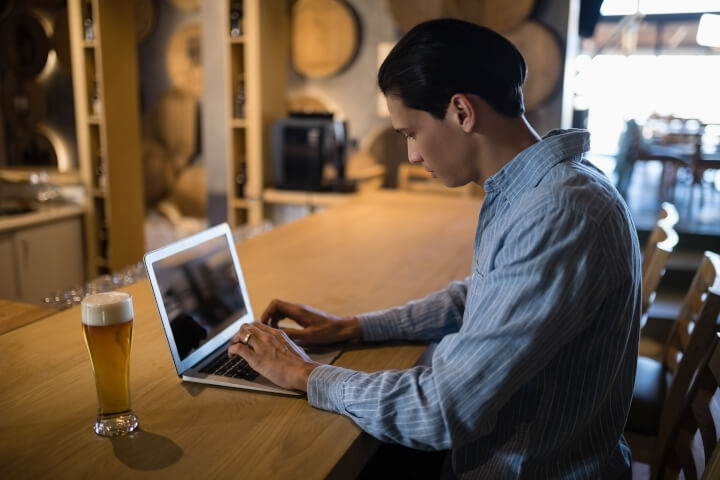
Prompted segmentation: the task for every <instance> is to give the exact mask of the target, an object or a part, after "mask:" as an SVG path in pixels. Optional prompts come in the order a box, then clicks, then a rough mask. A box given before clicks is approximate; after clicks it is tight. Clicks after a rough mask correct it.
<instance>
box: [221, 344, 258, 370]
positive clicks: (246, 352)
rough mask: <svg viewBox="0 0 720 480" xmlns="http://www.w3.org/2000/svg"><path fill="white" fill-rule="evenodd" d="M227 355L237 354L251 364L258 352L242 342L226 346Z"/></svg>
mask: <svg viewBox="0 0 720 480" xmlns="http://www.w3.org/2000/svg"><path fill="white" fill-rule="evenodd" d="M228 355H229V356H231V357H232V356H235V355H239V356H241V357H242V358H244V359H245V360H247V362H248V363H249V364H250V365H251V366H252V365H253V364H254V363H255V361H256V360H257V358H258V353H257V352H255V350H253V349H252V348H250V347H249V346H247V345H245V344H244V343H239V342H238V343H234V344H232V345H230V347H229V348H228Z"/></svg>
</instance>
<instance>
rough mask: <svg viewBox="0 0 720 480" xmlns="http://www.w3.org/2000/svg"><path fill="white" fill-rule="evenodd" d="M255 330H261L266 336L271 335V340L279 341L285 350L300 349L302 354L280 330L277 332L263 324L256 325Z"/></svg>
mask: <svg viewBox="0 0 720 480" xmlns="http://www.w3.org/2000/svg"><path fill="white" fill-rule="evenodd" d="M256 326H257V329H258V330H262V331H263V332H264V333H266V334H267V335H271V336H272V337H273V338H275V339H276V340H277V341H279V342H280V343H281V344H282V345H283V346H284V347H285V348H287V349H289V350H297V349H300V350H302V351H303V352H304V351H305V350H303V349H302V348H301V347H299V346H297V345H296V344H295V343H294V342H293V341H292V340H290V338H288V336H287V335H286V334H285V332H283V331H282V330H278V329H276V328H272V327H268V326H267V325H263V324H257V325H256Z"/></svg>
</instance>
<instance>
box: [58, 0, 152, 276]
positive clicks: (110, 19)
mask: <svg viewBox="0 0 720 480" xmlns="http://www.w3.org/2000/svg"><path fill="white" fill-rule="evenodd" d="M133 5H134V4H133V2H116V1H109V0H68V1H67V8H68V26H69V36H70V52H71V59H72V80H73V97H74V103H75V130H76V135H77V146H78V160H79V165H80V170H81V172H82V182H83V185H84V186H85V191H86V192H88V196H89V197H90V200H91V201H89V202H88V208H87V214H86V216H85V246H86V260H87V265H88V267H87V272H86V276H87V278H94V277H96V276H97V275H98V274H99V273H101V271H102V272H105V271H116V270H120V269H122V268H124V267H125V266H127V265H130V264H134V263H136V262H137V261H138V260H140V259H141V258H142V255H143V253H144V251H145V239H144V233H143V228H142V226H143V218H144V216H145V206H144V195H143V186H142V163H141V162H142V151H141V149H140V102H139V97H138V72H137V42H136V39H135V16H134V7H133ZM89 12H92V28H93V30H94V32H95V38H94V39H93V40H86V39H85V36H84V20H85V18H86V17H87V14H88V13H89ZM118 59H122V61H118ZM96 89H97V91H99V92H101V95H100V98H99V100H98V99H96V100H95V101H96V102H97V101H99V103H100V104H99V107H100V108H98V109H97V111H95V110H94V108H93V103H92V102H93V101H92V97H93V92H95V91H96ZM99 157H102V165H103V175H104V182H103V186H102V188H101V187H100V186H99V185H98V183H97V181H98V180H97V167H98V162H99ZM100 232H102V240H101V238H100V237H101V235H100ZM100 257H107V258H100Z"/></svg>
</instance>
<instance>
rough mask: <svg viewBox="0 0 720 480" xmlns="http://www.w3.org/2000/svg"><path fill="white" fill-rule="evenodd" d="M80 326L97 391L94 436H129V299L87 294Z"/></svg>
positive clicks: (131, 420)
mask: <svg viewBox="0 0 720 480" xmlns="http://www.w3.org/2000/svg"><path fill="white" fill-rule="evenodd" d="M82 323H83V336H84V337H85V344H86V345H87V348H88V352H89V353H90V362H91V363H92V367H93V372H94V373H95V387H96V389H97V398H98V418H97V421H96V422H95V427H94V430H95V433H97V434H98V435H102V436H116V435H124V434H126V433H130V432H132V431H134V430H135V429H136V428H137V427H138V421H137V417H136V416H135V414H134V413H133V411H132V407H131V405H130V344H131V340H132V326H133V307H132V298H131V297H130V295H128V294H127V293H123V292H107V293H99V294H96V295H90V296H88V297H86V298H85V299H84V300H83V302H82Z"/></svg>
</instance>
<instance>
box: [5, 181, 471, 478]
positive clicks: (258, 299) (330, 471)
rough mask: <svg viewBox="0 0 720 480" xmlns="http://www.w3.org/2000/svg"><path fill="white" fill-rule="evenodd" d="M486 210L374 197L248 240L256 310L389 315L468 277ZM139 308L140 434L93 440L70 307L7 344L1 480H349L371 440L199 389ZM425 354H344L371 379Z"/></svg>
mask: <svg viewBox="0 0 720 480" xmlns="http://www.w3.org/2000/svg"><path fill="white" fill-rule="evenodd" d="M479 211H480V202H479V201H477V200H472V199H460V198H450V197H447V198H446V197H439V196H423V195H417V194H400V193H374V194H368V195H361V196H359V197H358V198H357V199H356V200H353V201H350V202H348V203H346V204H343V205H340V206H338V207H335V208H333V209H330V210H328V211H325V212H323V213H319V214H316V215H312V216H310V217H307V218H305V219H303V220H300V221H298V222H294V223H292V224H288V225H284V226H281V227H278V228H276V229H274V230H272V231H271V232H269V233H267V234H265V235H262V236H260V237H257V238H254V239H252V240H249V241H246V242H243V243H240V244H239V245H238V254H239V258H240V263H241V265H242V268H243V273H244V275H245V277H246V280H247V284H248V290H249V294H250V300H251V303H252V306H253V308H254V313H255V315H256V316H259V315H260V313H261V312H262V310H263V309H264V307H265V306H266V305H267V303H268V302H269V301H270V300H271V299H272V298H274V297H279V298H284V299H287V300H292V301H300V302H304V303H308V304H310V305H313V306H316V307H318V308H321V309H324V310H327V311H330V312H333V313H336V314H341V315H343V314H352V313H360V312H364V311H369V310H373V309H378V308H383V307H389V306H392V305H396V304H399V303H403V302H405V301H407V300H410V299H412V298H416V297H419V296H422V295H425V294H427V293H429V292H431V291H434V290H437V289H439V288H442V287H444V286H446V285H447V284H448V283H449V282H450V281H452V280H455V279H462V278H463V277H465V276H466V275H467V274H469V272H470V265H471V259H472V247H473V238H474V232H475V225H476V220H477V216H478V213H479ZM125 290H126V291H128V292H130V293H131V294H132V295H133V298H134V306H135V327H134V334H133V337H134V338H133V347H132V357H131V371H130V377H131V393H132V398H133V409H134V410H135V412H136V414H137V415H138V417H139V419H140V426H141V430H140V431H139V432H137V433H136V434H134V435H133V436H131V437H125V438H119V439H106V438H100V437H97V436H95V434H94V433H93V432H92V429H91V426H92V424H93V421H94V419H95V418H94V416H95V411H96V397H95V388H94V382H93V378H92V371H91V367H90V363H89V359H88V354H87V352H86V350H85V345H84V343H83V339H82V334H81V322H80V310H79V308H72V309H69V310H66V311H63V312H61V313H58V314H55V315H52V316H49V317H47V318H44V319H42V320H39V321H37V322H34V323H31V324H28V325H25V326H23V327H21V328H19V329H16V330H13V331H10V332H8V333H6V334H4V335H0V351H1V352H2V354H3V359H4V368H3V376H2V379H1V380H0V392H2V393H1V394H0V412H2V414H1V415H0V478H35V477H50V476H53V477H63V478H88V477H100V476H102V477H107V478H135V477H145V476H152V477H153V478H248V479H250V478H252V479H259V478H273V479H280V478H292V479H298V478H302V479H313V478H325V477H328V476H329V477H335V478H351V477H352V476H353V475H354V474H356V473H357V472H358V471H359V470H360V469H361V468H362V466H363V465H364V464H365V462H366V461H367V459H368V458H369V456H370V455H371V454H372V452H373V451H374V449H375V448H376V446H377V442H376V441H375V440H374V439H372V438H371V437H369V436H368V435H366V434H364V433H362V432H361V430H360V429H359V428H357V427H356V426H355V425H354V424H353V423H352V422H351V421H350V420H349V419H347V418H345V417H343V416H341V415H336V414H332V413H328V412H324V411H321V410H316V409H314V408H312V407H310V406H309V405H308V403H307V401H306V398H305V397H299V398H293V397H287V396H280V395H273V394H266V393H254V392H248V391H241V390H233V389H225V388H215V387H204V386H202V385H197V384H186V383H184V382H181V381H180V379H179V378H178V377H177V376H176V375H175V371H174V367H173V364H172V361H171V358H170V354H169V350H168V348H167V343H166V341H165V338H164V334H163V331H162V328H161V325H160V320H159V317H158V313H157V310H156V308H155V304H154V301H153V299H152V294H151V291H150V287H149V285H148V283H147V281H143V282H140V283H137V284H135V285H133V286H131V287H128V288H126V289H125ZM423 350H424V346H423V345H417V344H410V345H383V346H372V347H368V348H357V349H353V350H349V351H346V352H345V353H343V354H342V355H341V356H340V357H339V358H338V360H337V361H336V362H335V363H336V365H340V366H343V367H347V368H354V369H359V370H366V371H373V370H379V369H386V368H405V367H408V366H411V365H412V364H413V363H414V362H415V361H416V360H417V358H418V357H419V356H420V355H421V353H422V352H423Z"/></svg>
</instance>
